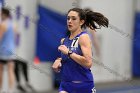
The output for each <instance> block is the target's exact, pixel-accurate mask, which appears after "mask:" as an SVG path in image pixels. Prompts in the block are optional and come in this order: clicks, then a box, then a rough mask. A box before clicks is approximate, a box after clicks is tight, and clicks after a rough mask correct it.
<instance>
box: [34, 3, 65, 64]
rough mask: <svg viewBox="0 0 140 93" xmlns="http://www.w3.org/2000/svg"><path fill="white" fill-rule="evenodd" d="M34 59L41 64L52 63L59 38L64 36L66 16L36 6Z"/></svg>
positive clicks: (56, 51) (55, 55)
mask: <svg viewBox="0 0 140 93" xmlns="http://www.w3.org/2000/svg"><path fill="white" fill-rule="evenodd" d="M38 14H39V20H38V23H37V43H36V44H37V45H36V57H37V58H39V60H40V61H41V62H46V61H51V62H53V61H54V60H55V59H56V58H57V57H58V56H59V53H58V46H59V45H60V40H61V38H64V37H65V36H66V29H67V28H66V27H67V26H66V15H61V14H59V13H57V12H55V11H52V10H50V9H48V8H46V7H43V6H41V5H40V6H38Z"/></svg>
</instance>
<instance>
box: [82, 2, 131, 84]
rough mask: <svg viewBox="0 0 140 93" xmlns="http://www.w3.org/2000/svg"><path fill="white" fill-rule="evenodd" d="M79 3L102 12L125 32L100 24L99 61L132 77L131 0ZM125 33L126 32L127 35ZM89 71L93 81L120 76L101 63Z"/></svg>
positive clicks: (118, 77) (98, 33) (119, 72)
mask: <svg viewBox="0 0 140 93" xmlns="http://www.w3.org/2000/svg"><path fill="white" fill-rule="evenodd" d="M80 6H81V7H82V8H86V7H89V8H91V9H93V10H94V11H98V12H101V13H103V14H104V15H105V16H106V17H107V18H108V19H109V22H110V24H111V25H114V26H116V27H117V28H119V29H120V30H121V31H122V32H124V35H122V33H120V32H117V31H114V29H110V28H108V29H106V28H102V29H101V30H99V31H97V32H96V33H97V35H98V37H100V39H101V45H100V47H101V59H100V61H101V62H102V63H103V64H104V65H105V66H107V67H108V68H110V69H112V70H114V71H115V72H117V73H118V74H120V75H122V77H126V78H131V55H132V54H131V49H132V47H131V39H130V36H131V35H132V31H133V17H134V11H133V10H134V7H133V0H81V3H80ZM127 35H129V36H128V37H126V36H127ZM92 71H93V74H94V77H95V82H107V81H116V80H122V77H121V76H118V75H116V74H114V73H110V72H109V71H108V70H107V69H106V68H105V67H104V66H99V65H97V64H95V66H93V68H92ZM123 80H124V79H123Z"/></svg>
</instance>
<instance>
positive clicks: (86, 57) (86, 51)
mask: <svg viewBox="0 0 140 93" xmlns="http://www.w3.org/2000/svg"><path fill="white" fill-rule="evenodd" d="M79 44H80V46H81V50H82V53H83V56H81V55H78V54H76V53H73V54H71V55H70V57H71V58H72V59H73V60H75V61H76V62H77V63H78V64H80V65H82V66H83V67H86V68H91V66H92V50H91V42H90V38H89V36H88V35H87V34H83V35H81V36H80V38H79Z"/></svg>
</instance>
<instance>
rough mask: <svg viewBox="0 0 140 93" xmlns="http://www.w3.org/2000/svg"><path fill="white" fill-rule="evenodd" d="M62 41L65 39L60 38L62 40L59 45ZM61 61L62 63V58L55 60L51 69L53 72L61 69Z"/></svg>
mask: <svg viewBox="0 0 140 93" xmlns="http://www.w3.org/2000/svg"><path fill="white" fill-rule="evenodd" d="M64 39H65V38H62V39H61V44H63V42H64ZM61 61H62V58H60V57H59V58H57V59H56V60H55V62H54V63H53V65H52V68H53V70H54V71H55V72H59V70H60V67H61Z"/></svg>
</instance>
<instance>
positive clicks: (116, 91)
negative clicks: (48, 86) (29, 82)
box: [32, 79, 140, 93]
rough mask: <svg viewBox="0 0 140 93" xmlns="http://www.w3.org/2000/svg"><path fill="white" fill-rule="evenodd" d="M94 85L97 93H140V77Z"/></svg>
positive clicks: (55, 91) (56, 91) (50, 92)
mask: <svg viewBox="0 0 140 93" xmlns="http://www.w3.org/2000/svg"><path fill="white" fill-rule="evenodd" d="M95 87H96V90H97V93H140V79H134V80H129V81H124V82H110V83H101V84H95ZM32 93H35V92H32ZM36 93H58V89H55V90H52V91H48V92H36Z"/></svg>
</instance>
